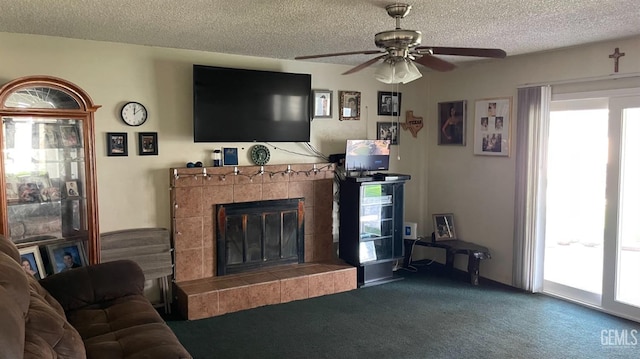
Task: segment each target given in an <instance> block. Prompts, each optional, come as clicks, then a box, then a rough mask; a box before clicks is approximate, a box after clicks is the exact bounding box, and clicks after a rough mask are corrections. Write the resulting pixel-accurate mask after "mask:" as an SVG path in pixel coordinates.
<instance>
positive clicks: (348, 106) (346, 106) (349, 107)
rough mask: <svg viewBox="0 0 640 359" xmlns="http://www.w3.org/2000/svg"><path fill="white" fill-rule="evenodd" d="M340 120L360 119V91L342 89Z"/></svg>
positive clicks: (340, 93) (340, 94)
mask: <svg viewBox="0 0 640 359" xmlns="http://www.w3.org/2000/svg"><path fill="white" fill-rule="evenodd" d="M339 96H340V116H339V119H340V121H345V120H356V121H357V120H360V92H358V91H340V92H339Z"/></svg>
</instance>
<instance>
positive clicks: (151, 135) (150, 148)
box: [138, 132, 158, 156]
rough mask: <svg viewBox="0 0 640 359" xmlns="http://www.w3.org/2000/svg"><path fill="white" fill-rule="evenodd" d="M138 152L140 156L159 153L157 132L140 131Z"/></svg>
mask: <svg viewBox="0 0 640 359" xmlns="http://www.w3.org/2000/svg"><path fill="white" fill-rule="evenodd" d="M138 154H139V155H140V156H149V155H157V154H158V133H157V132H140V133H139V134H138Z"/></svg>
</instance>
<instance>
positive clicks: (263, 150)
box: [251, 145, 271, 166]
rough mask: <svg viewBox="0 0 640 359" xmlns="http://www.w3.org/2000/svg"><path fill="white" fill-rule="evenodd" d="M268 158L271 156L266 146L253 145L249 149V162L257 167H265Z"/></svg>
mask: <svg viewBox="0 0 640 359" xmlns="http://www.w3.org/2000/svg"><path fill="white" fill-rule="evenodd" d="M270 158H271V154H270V153H269V149H268V148H267V147H266V146H263V145H255V146H253V147H251V160H252V161H253V163H255V164H257V165H258V166H264V165H266V164H267V162H269V159H270Z"/></svg>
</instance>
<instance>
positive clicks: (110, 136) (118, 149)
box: [107, 132, 129, 156]
mask: <svg viewBox="0 0 640 359" xmlns="http://www.w3.org/2000/svg"><path fill="white" fill-rule="evenodd" d="M128 155H129V150H128V143H127V133H126V132H107V156H128Z"/></svg>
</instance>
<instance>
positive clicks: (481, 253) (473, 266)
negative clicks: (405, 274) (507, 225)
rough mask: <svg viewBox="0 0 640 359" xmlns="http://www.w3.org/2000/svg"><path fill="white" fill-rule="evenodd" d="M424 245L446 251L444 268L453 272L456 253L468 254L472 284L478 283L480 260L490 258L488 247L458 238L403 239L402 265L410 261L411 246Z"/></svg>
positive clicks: (408, 263) (406, 265)
mask: <svg viewBox="0 0 640 359" xmlns="http://www.w3.org/2000/svg"><path fill="white" fill-rule="evenodd" d="M414 245H416V246H424V247H432V248H442V249H445V250H446V251H447V259H446V263H445V268H446V269H447V270H448V271H449V272H453V261H454V257H455V255H456V254H466V255H468V256H469V260H468V262H467V272H469V281H470V282H471V284H472V285H478V282H479V281H478V279H479V277H480V260H481V259H489V258H491V254H490V253H489V249H488V248H487V247H483V246H480V245H477V244H475V243H471V242H465V241H461V240H458V239H452V240H445V241H437V242H435V241H431V240H425V239H423V240H415V239H405V240H404V248H405V251H404V266H405V268H407V267H408V266H409V265H410V264H411V263H410V261H411V254H412V253H411V252H413V251H412V246H414Z"/></svg>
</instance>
